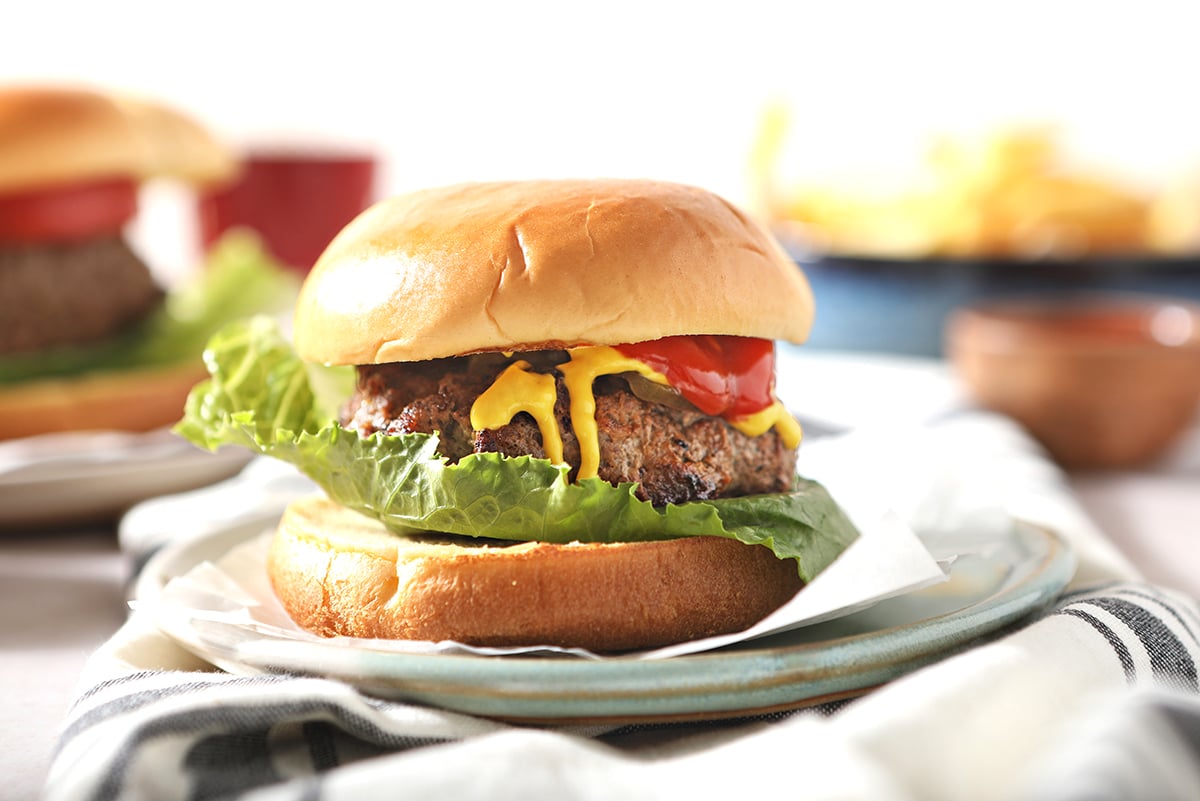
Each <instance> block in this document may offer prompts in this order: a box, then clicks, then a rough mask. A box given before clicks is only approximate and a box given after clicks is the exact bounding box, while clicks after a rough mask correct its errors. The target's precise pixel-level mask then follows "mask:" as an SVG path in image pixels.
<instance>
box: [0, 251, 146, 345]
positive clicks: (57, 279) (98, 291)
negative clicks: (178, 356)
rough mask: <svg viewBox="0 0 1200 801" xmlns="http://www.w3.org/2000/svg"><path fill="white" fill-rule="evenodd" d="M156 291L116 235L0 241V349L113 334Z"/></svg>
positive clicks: (131, 319) (143, 267)
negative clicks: (55, 241) (35, 241)
mask: <svg viewBox="0 0 1200 801" xmlns="http://www.w3.org/2000/svg"><path fill="white" fill-rule="evenodd" d="M162 296H163V292H162V290H161V289H160V288H159V287H158V286H157V285H156V284H155V282H154V279H153V277H152V276H151V275H150V270H149V269H148V268H147V267H146V265H145V264H144V263H143V262H142V261H141V259H139V258H138V257H137V256H136V255H135V254H134V253H133V251H132V250H130V249H129V246H128V245H127V244H125V242H124V241H123V240H122V239H121V238H120V237H119V236H114V237H111V238H105V239H102V240H96V241H90V242H82V243H70V244H50V245H27V246H9V247H5V248H0V353H22V352H27V351H33V350H40V349H43V348H49V347H53V346H57V345H71V344H78V343H84V342H91V341H95V340H98V339H103V338H105V337H109V336H112V335H114V334H117V333H118V332H120V331H121V330H122V329H124V328H125V327H126V326H128V325H130V324H131V323H133V322H135V321H137V320H139V319H141V318H142V317H144V316H145V315H146V314H148V313H149V312H150V310H151V309H153V308H154V307H155V306H157V304H158V303H159V302H160V301H161V300H162Z"/></svg>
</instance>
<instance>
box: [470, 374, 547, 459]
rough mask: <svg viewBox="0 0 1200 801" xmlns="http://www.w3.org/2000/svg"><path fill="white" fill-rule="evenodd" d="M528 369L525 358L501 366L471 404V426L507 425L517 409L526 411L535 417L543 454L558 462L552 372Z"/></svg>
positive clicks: (491, 427) (491, 426)
mask: <svg viewBox="0 0 1200 801" xmlns="http://www.w3.org/2000/svg"><path fill="white" fill-rule="evenodd" d="M528 370H529V362H527V361H516V362H513V363H512V364H510V365H509V366H508V367H506V368H505V369H504V372H503V373H501V374H500V377H499V378H497V379H496V380H495V382H494V383H493V384H492V385H491V386H490V387H488V388H487V390H486V391H485V392H484V393H483V394H482V395H480V396H479V397H478V398H476V399H475V403H474V404H472V405H471V428H473V429H475V430H476V431H480V430H482V429H485V428H486V429H493V428H500V427H501V426H505V425H508V423H509V421H511V420H512V419H513V418H514V417H516V416H517V414H518V413H520V412H527V413H528V414H529V415H530V416H531V417H533V419H534V420H536V421H537V426H538V431H539V432H540V433H541V435H542V450H544V451H545V452H546V458H547V459H549V460H550V461H551V462H553V463H554V464H562V463H563V444H562V435H561V434H560V433H559V431H558V422H557V421H556V420H555V419H554V401H555V399H556V398H557V397H558V392H557V390H556V388H555V385H554V376H552V375H546V374H544V373H531V372H528Z"/></svg>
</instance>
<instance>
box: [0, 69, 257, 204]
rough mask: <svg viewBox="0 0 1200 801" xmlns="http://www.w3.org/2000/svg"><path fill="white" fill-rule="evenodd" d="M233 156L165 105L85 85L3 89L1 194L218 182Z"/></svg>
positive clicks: (228, 170) (233, 163)
mask: <svg viewBox="0 0 1200 801" xmlns="http://www.w3.org/2000/svg"><path fill="white" fill-rule="evenodd" d="M235 169H236V161H235V159H234V158H233V156H232V154H231V153H230V152H229V151H228V150H226V148H225V147H224V146H223V145H222V144H221V143H220V142H218V141H217V139H215V138H214V137H213V136H212V135H211V134H210V133H209V132H208V131H207V130H206V129H205V128H204V127H202V126H201V125H199V124H198V123H197V122H196V121H195V120H193V119H192V118H190V117H188V116H186V115H184V114H182V113H180V112H179V111H177V110H176V109H174V108H171V107H169V106H166V105H162V104H160V103H156V102H152V101H148V100H143V99H140V98H135V97H124V96H119V95H115V94H106V93H103V92H99V91H93V90H90V89H82V88H66V87H46V86H18V87H0V193H3V192H20V191H23V190H33V189H40V188H43V187H48V186H54V185H58V184H64V183H72V182H77V181H87V180H99V179H105V178H131V179H134V180H139V181H140V180H145V179H149V178H159V177H163V178H175V179H179V180H183V181H187V182H191V183H196V184H208V183H216V182H219V181H223V180H226V179H228V178H230V177H232V175H233V174H234V172H235Z"/></svg>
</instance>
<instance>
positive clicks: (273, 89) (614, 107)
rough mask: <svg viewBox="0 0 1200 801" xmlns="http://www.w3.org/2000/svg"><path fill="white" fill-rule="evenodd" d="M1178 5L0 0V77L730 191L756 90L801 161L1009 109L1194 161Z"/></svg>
mask: <svg viewBox="0 0 1200 801" xmlns="http://www.w3.org/2000/svg"><path fill="white" fill-rule="evenodd" d="M1197 23H1200V4H1197V3H1193V2H1187V1H1186V0H1179V1H1178V2H1168V1H1167V0H1138V2H1110V3H1105V2H1102V1H1099V0H1093V2H1086V1H1085V0H1065V1H1064V2H1054V0H1041V1H1037V0H1013V1H1011V2H1002V1H1001V0H994V1H993V0H989V2H975V3H972V2H950V1H949V0H943V1H941V2H935V1H934V0H916V1H913V0H910V1H909V2H862V1H861V0H860V1H858V2H854V1H851V2H834V0H829V1H828V2H817V1H815V0H814V1H811V2H796V3H783V2H779V3H770V2H762V1H761V0H736V2H726V3H701V2H694V3H685V2H680V3H655V2H648V0H643V2H627V1H626V0H614V1H612V2H605V3H588V4H573V3H565V2H564V3H552V2H532V1H531V0H510V2H497V3H437V2H428V3H419V4H418V3H399V2H396V3H382V2H380V3H368V2H361V1H357V2H356V1H355V0H340V2H329V3H324V4H315V3H314V4H301V3H295V4H292V3H282V2H252V1H251V0H234V1H233V2H229V1H228V0H211V1H210V2H205V3H186V4H172V3H161V2H151V1H150V0H106V2H104V3H84V2H79V3H65V2H55V1H54V0H42V1H40V2H35V3H21V4H18V3H16V2H15V0H8V2H7V3H6V8H5V10H4V12H3V14H2V15H0V80H4V81H16V80H23V81H27V80H70V81H86V82H90V83H95V84H101V85H108V86H115V87H119V88H121V89H125V90H131V91H136V92H141V93H145V94H150V95H156V96H160V97H164V98H170V99H172V100H174V101H175V102H177V103H178V104H180V105H182V106H184V107H186V108H188V109H190V110H191V111H193V112H194V113H196V114H198V115H200V116H202V117H203V118H204V119H205V120H206V121H207V122H208V123H209V124H210V125H212V126H213V127H215V128H216V129H218V130H219V131H220V132H222V133H223V134H225V135H226V136H228V137H229V138H230V139H231V140H232V141H235V142H237V143H243V142H252V141H264V140H275V139H280V138H284V139H288V140H292V141H305V140H313V139H318V140H324V139H331V140H335V141H351V142H358V143H362V142H365V143H368V144H371V145H372V146H374V147H377V148H378V149H379V151H380V153H381V154H382V155H383V156H384V159H385V170H384V173H383V176H382V181H381V189H382V190H383V191H384V192H393V191H398V190H403V189H406V188H411V187H417V186H423V185H430V184H437V183H446V182H451V181H458V180H470V179H486V178H507V177H548V176H562V175H580V176H586V175H612V176H648V177H658V178H666V179H674V180H682V181H687V182H691V183H697V184H701V185H704V186H707V187H709V188H712V189H714V190H716V191H718V192H721V193H722V194H725V195H726V196H728V197H730V199H732V200H735V201H739V202H747V201H748V200H749V199H748V198H747V196H746V194H747V193H746V183H745V174H746V159H747V153H748V151H749V149H750V144H751V142H752V140H753V137H754V134H755V131H756V129H757V126H758V121H759V115H760V113H761V110H762V109H763V107H764V105H765V104H766V103H767V102H769V101H771V100H773V99H780V100H783V101H784V102H786V103H787V104H789V105H790V106H791V107H792V108H793V110H794V113H795V119H796V136H795V139H794V147H793V148H792V150H791V156H790V158H789V160H788V164H787V167H788V170H789V172H791V171H795V172H796V173H798V174H801V175H809V174H822V173H829V174H835V175H836V174H838V173H839V172H842V171H847V170H851V171H858V172H863V171H871V170H886V169H891V168H893V167H896V166H897V165H903V164H905V163H908V162H911V160H913V159H915V158H916V157H917V155H918V153H919V150H920V147H921V142H922V141H923V137H924V136H925V135H927V134H928V133H929V132H931V131H933V132H943V131H951V132H954V131H960V130H968V131H970V130H977V129H980V128H985V127H987V126H990V125H992V124H994V123H996V122H1010V121H1037V122H1052V123H1056V124H1058V125H1060V126H1061V128H1062V130H1063V132H1064V134H1065V135H1066V136H1067V137H1068V142H1069V144H1070V146H1071V147H1072V149H1073V150H1075V151H1076V152H1078V153H1079V154H1081V155H1082V156H1083V157H1085V158H1092V159H1096V160H1100V161H1103V162H1104V163H1105V164H1107V165H1110V166H1112V167H1113V168H1115V169H1120V170H1125V171H1128V172H1130V173H1132V174H1136V175H1142V176H1148V177H1150V178H1151V179H1155V178H1157V177H1158V176H1161V175H1163V174H1165V173H1169V172H1170V171H1173V170H1179V169H1184V168H1185V167H1191V166H1194V165H1197V164H1200V110H1198V103H1197V99H1196V98H1197V94H1198V93H1197V91H1196V84H1197V83H1198V81H1200V48H1198V47H1196V46H1195V44H1194V43H1195V40H1196V36H1197V32H1198V31H1200V25H1198V24H1197Z"/></svg>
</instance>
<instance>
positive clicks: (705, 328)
mask: <svg viewBox="0 0 1200 801" xmlns="http://www.w3.org/2000/svg"><path fill="white" fill-rule="evenodd" d="M812 316H813V299H812V293H811V291H810V289H809V286H808V282H807V281H806V279H805V278H804V276H803V274H802V273H801V272H800V269H799V268H798V267H797V266H796V264H795V263H794V262H793V261H792V260H791V259H790V258H789V257H788V256H787V254H786V253H784V251H783V249H782V248H781V247H780V245H779V244H778V243H777V242H776V241H775V240H774V239H773V238H772V236H771V235H770V233H768V232H767V230H766V229H765V228H763V227H762V226H761V225H759V224H758V223H757V222H755V221H754V220H753V219H751V218H750V217H748V216H747V215H746V214H744V213H743V212H742V211H740V210H739V209H737V208H736V207H734V206H733V205H731V204H730V203H728V202H726V201H725V200H723V199H721V198H720V197H717V196H716V195H714V194H712V193H711V192H707V191H705V190H702V189H697V188H694V187H690V186H683V185H679V184H672V183H663V182H656V181H641V180H563V181H525V182H508V183H479V184H462V185H457V186H449V187H442V188H437V189H429V190H425V191H420V192H414V193H411V194H406V195H401V196H398V197H394V198H391V199H389V200H384V201H382V202H380V203H378V204H376V205H374V206H373V207H371V208H370V209H368V210H366V211H365V212H363V213H362V214H361V215H360V216H359V217H358V218H357V219H356V220H354V221H353V222H352V223H350V225H348V226H347V227H346V228H345V229H344V230H343V231H342V232H341V233H340V234H339V235H338V236H337V237H336V238H335V239H334V240H333V242H331V243H330V245H329V247H328V248H327V249H326V251H325V253H324V254H323V255H322V256H321V258H320V259H319V260H318V262H317V264H316V265H315V267H314V268H313V270H312V272H311V273H310V274H309V276H308V278H307V280H306V282H305V284H304V287H303V289H302V290H301V293H300V298H299V302H298V304H297V307H296V314H295V320H294V322H295V343H296V348H297V352H298V353H299V354H300V356H301V357H302V358H304V359H306V360H309V361H313V362H319V363H327V364H377V363H384V362H397V361H418V360H424V359H433V358H440V357H444V356H457V355H463V354H468V353H476V352H484V351H509V350H514V351H521V350H537V349H545V348H562V347H574V346H578V345H585V344H591V345H616V344H622V343H628V342H642V341H646V340H652V339H659V338H661V337H665V336H673V335H686V334H730V335H737V336H747V337H759V338H763V339H783V340H788V341H791V342H796V343H799V342H802V341H804V339H805V338H806V337H807V335H808V332H809V328H810V327H811V324H812Z"/></svg>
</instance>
